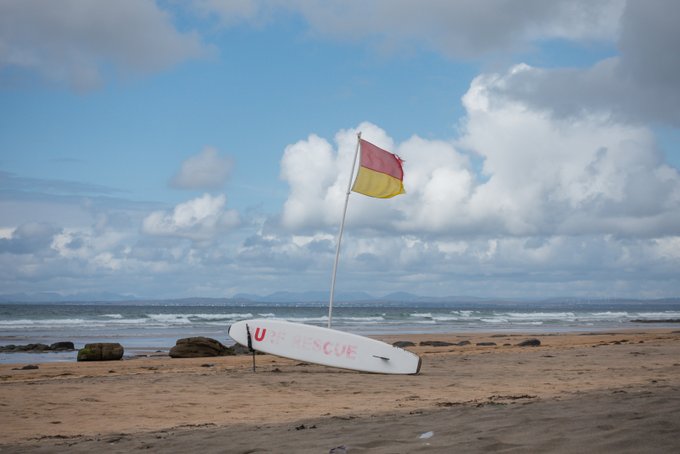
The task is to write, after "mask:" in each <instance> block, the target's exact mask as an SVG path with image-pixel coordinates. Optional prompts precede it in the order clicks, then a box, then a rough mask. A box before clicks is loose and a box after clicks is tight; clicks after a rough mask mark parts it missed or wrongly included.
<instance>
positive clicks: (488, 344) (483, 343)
mask: <svg viewBox="0 0 680 454" xmlns="http://www.w3.org/2000/svg"><path fill="white" fill-rule="evenodd" d="M476 345H477V346H478V347H493V346H494V345H496V343H495V342H477V344H476Z"/></svg>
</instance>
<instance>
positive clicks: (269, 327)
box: [229, 319, 421, 374]
mask: <svg viewBox="0 0 680 454" xmlns="http://www.w3.org/2000/svg"><path fill="white" fill-rule="evenodd" d="M229 336H231V338H232V339H234V340H235V341H236V342H238V343H239V344H241V345H244V346H246V347H248V346H249V345H248V344H249V342H248V338H249V337H250V346H251V347H252V348H253V350H257V351H260V352H263V353H270V354H272V355H277V356H282V357H284V358H290V359H296V360H299V361H306V362H310V363H316V364H321V365H324V366H331V367H338V368H341V369H351V370H356V371H360V372H372V373H378V374H417V373H418V372H419V371H420V365H421V359H420V357H419V356H418V355H416V354H415V353H411V352H409V351H407V350H404V349H403V348H399V347H394V346H392V345H390V344H387V343H385V342H381V341H379V340H375V339H370V338H368V337H364V336H359V335H357V334H352V333H345V332H343V331H338V330H334V329H329V328H322V327H320V326H313V325H305V324H302V323H293V322H288V321H285V320H272V319H253V320H241V321H239V322H236V323H234V324H233V325H231V326H230V327H229Z"/></svg>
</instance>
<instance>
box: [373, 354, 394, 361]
mask: <svg viewBox="0 0 680 454" xmlns="http://www.w3.org/2000/svg"><path fill="white" fill-rule="evenodd" d="M373 357H374V358H380V359H384V360H385V361H389V360H390V359H389V358H385V357H384V356H378V355H373Z"/></svg>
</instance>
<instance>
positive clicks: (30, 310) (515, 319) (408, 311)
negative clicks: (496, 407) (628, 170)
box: [0, 300, 680, 363]
mask: <svg viewBox="0 0 680 454" xmlns="http://www.w3.org/2000/svg"><path fill="white" fill-rule="evenodd" d="M251 318H271V319H283V320H288V321H292V322H299V323H306V324H311V325H317V326H327V324H328V308H327V306H326V305H325V304H322V303H318V304H317V303H300V304H296V303H281V304H273V303H266V304H265V303H252V302H248V303H243V304H213V305H211V304H181V303H174V302H134V303H86V302H84V303H50V304H36V303H30V304H29V303H26V304H18V303H12V304H0V346H6V345H9V344H14V345H25V344H31V343H42V344H47V345H50V344H52V343H55V342H60V341H71V342H73V343H74V344H75V346H76V348H82V347H83V346H84V345H85V344H87V343H92V342H118V343H120V344H121V345H123V347H124V348H125V357H126V358H133V357H136V356H140V355H141V356H144V355H148V354H155V353H159V354H160V353H164V352H168V351H169V350H170V348H171V347H172V346H174V345H175V342H176V341H177V340H178V339H181V338H186V337H193V336H205V337H211V338H213V339H217V340H218V341H220V342H222V343H223V344H225V345H233V343H234V342H233V340H231V339H230V338H229V336H228V334H227V333H228V329H229V326H230V325H231V324H232V323H234V322H237V321H239V320H245V319H251ZM678 319H680V300H661V301H638V302H622V301H618V302H616V301H615V302H603V301H598V302H596V303H592V302H590V303H588V302H579V301H575V302H569V301H563V302H558V303H556V302H550V303H537V302H497V303H494V302H488V301H484V302H472V303H431V304H428V303H387V302H379V303H377V302H370V303H344V304H338V305H336V306H335V307H334V309H333V319H332V327H333V328H334V329H338V330H342V331H347V332H351V333H356V334H360V335H388V334H422V333H432V334H434V333H474V332H495V333H513V332H522V333H535V334H539V333H546V334H547V333H558V332H597V331H606V330H617V329H630V328H640V327H645V328H650V327H659V328H662V327H663V328H666V327H677V328H679V329H680V325H679V324H678V323H673V322H671V321H672V320H676V321H677V320H678ZM640 320H647V321H651V320H654V321H656V322H654V323H653V324H650V323H643V322H640ZM659 320H668V322H667V323H665V322H659ZM75 358H76V352H45V353H7V352H0V363H31V362H52V361H75Z"/></svg>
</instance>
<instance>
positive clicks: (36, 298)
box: [0, 291, 680, 309]
mask: <svg viewBox="0 0 680 454" xmlns="http://www.w3.org/2000/svg"><path fill="white" fill-rule="evenodd" d="M328 298H329V293H328V291H311V292H275V293H271V294H269V295H256V294H251V293H239V294H236V295H234V296H232V297H229V298H227V297H223V298H205V297H190V298H159V299H152V298H138V297H135V296H132V295H124V294H117V293H108V292H83V293H77V294H69V295H62V294H60V293H56V292H43V293H14V294H5V295H0V303H5V304H9V303H18V304H20V303H24V304H38V303H48V304H49V303H74V304H84V303H101V304H130V305H143V304H159V305H161V304H162V305H168V304H170V305H178V306H179V305H182V306H217V305H225V306H226V305H248V304H254V305H255V304H260V305H262V304H309V305H326V304H328ZM335 302H336V303H337V304H370V303H380V304H387V305H389V304H395V305H400V304H422V305H449V304H456V305H458V306H460V307H465V306H478V305H479V304H484V305H490V306H503V307H512V306H519V305H522V306H525V305H527V304H531V305H536V307H552V306H560V307H564V308H570V307H579V306H586V305H593V306H600V307H602V308H603V309H605V308H606V307H607V306H625V305H628V304H630V305H634V304H640V303H644V302H653V303H657V304H667V305H679V304H680V298H659V299H648V300H644V299H634V298H630V299H624V298H574V297H561V298H543V299H540V298H480V297H474V296H460V295H458V296H441V297H438V296H421V295H416V294H413V293H408V292H395V293H389V294H387V295H384V296H373V295H371V294H369V293H366V292H338V293H336V295H335Z"/></svg>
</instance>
